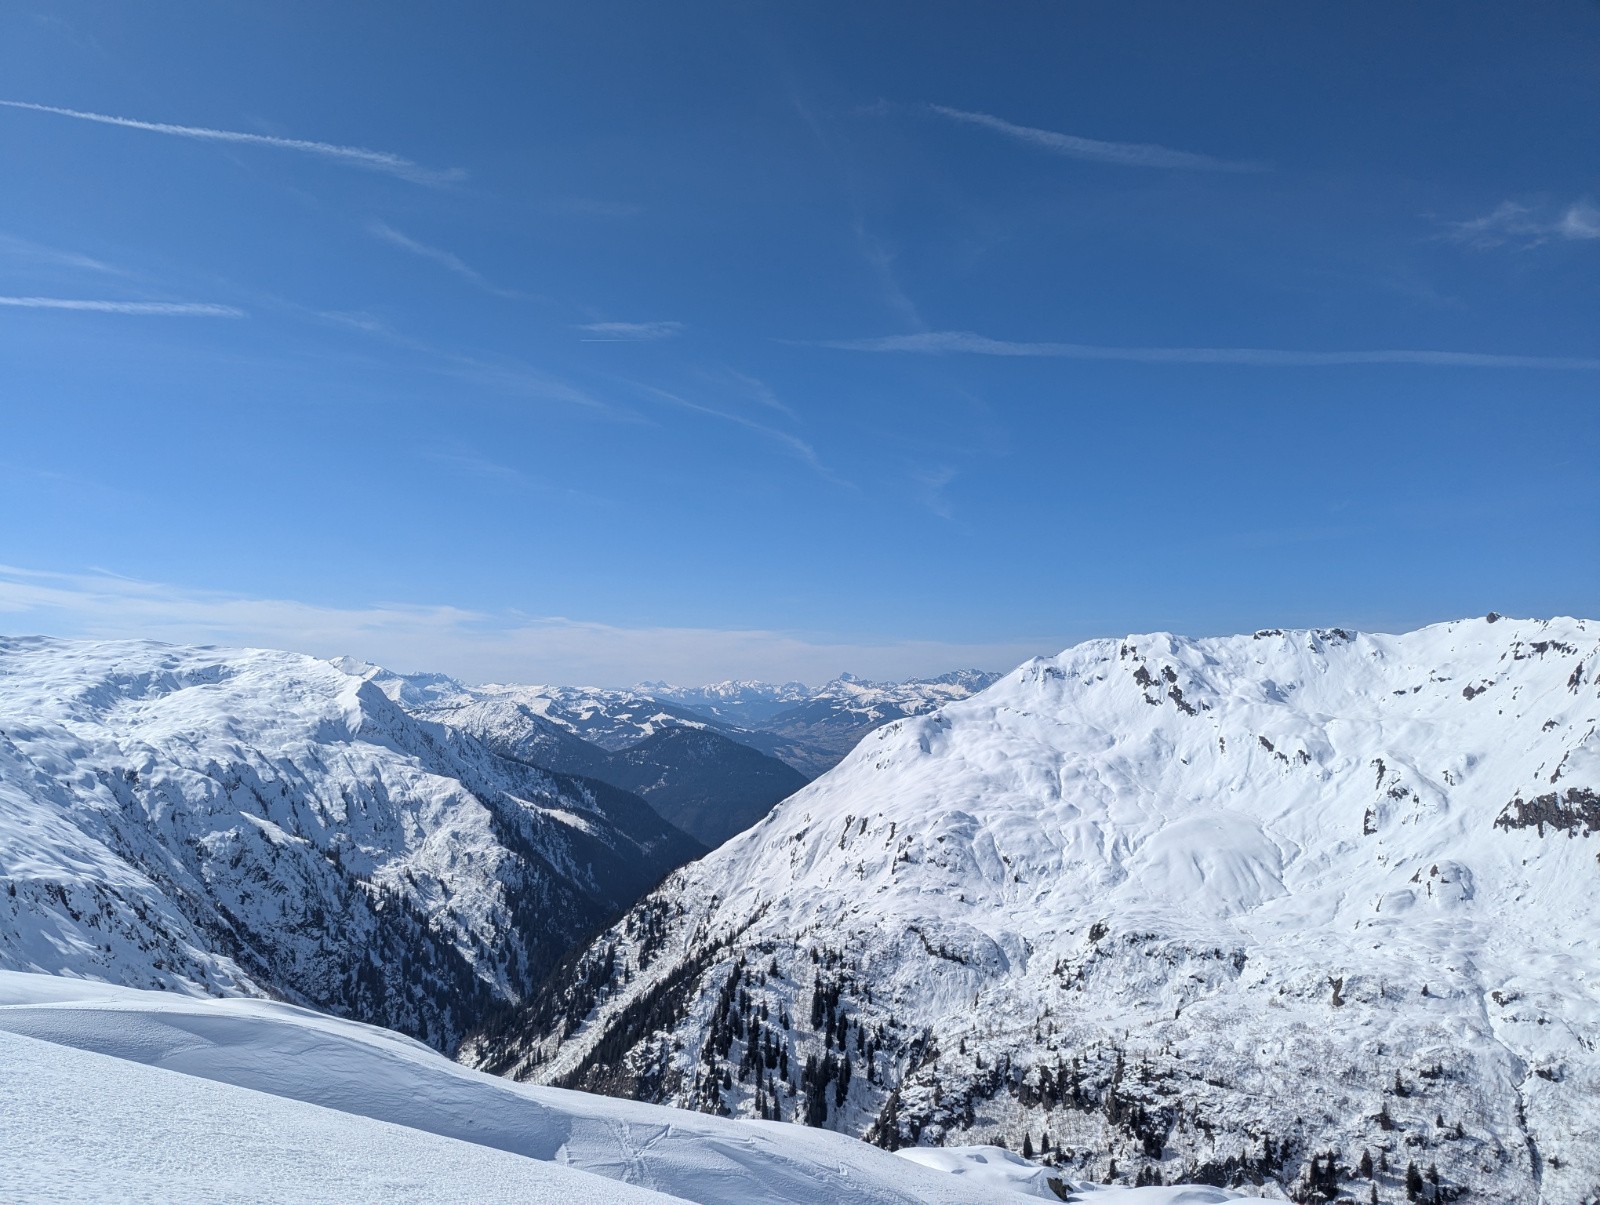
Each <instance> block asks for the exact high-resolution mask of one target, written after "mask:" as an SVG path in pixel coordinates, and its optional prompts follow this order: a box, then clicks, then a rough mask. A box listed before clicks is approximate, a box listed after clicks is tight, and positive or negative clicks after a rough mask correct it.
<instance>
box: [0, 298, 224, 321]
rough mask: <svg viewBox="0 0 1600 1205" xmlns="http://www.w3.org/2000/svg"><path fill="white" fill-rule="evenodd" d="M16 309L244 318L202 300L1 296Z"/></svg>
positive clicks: (2, 302)
mask: <svg viewBox="0 0 1600 1205" xmlns="http://www.w3.org/2000/svg"><path fill="white" fill-rule="evenodd" d="M0 306H10V307H12V308H13V309H19V310H87V311H89V312H90V313H95V314H147V315H156V316H166V317H175V318H243V317H244V316H245V313H244V311H243V310H241V309H239V308H238V307H237V306H231V305H212V304H210V303H209V302H201V301H98V300H93V299H86V298H78V297H0Z"/></svg>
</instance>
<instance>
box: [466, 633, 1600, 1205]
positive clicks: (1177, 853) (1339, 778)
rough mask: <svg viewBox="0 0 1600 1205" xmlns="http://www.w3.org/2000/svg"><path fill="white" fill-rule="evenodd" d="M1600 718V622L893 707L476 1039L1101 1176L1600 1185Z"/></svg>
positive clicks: (1040, 671)
mask: <svg viewBox="0 0 1600 1205" xmlns="http://www.w3.org/2000/svg"><path fill="white" fill-rule="evenodd" d="M1597 724H1600V628H1597V626H1596V625H1594V624H1592V623H1588V622H1585V621H1583V620H1570V619H1558V620H1551V621H1548V622H1536V621H1524V620H1509V619H1502V618H1500V617H1498V616H1491V617H1489V619H1487V620H1470V621H1462V622H1457V623H1450V624H1442V625H1438V626H1435V627H1430V628H1425V629H1422V630H1420V631H1417V632H1412V633H1409V634H1405V635H1401V636H1383V635H1368V634H1354V633H1350V632H1344V631H1338V630H1334V631H1291V632H1279V631H1272V632H1259V633H1255V634H1254V635H1247V636H1240V637H1229V638H1223V639H1209V640H1188V639H1183V638H1179V637H1174V636H1168V635H1154V636H1137V637H1129V638H1127V639H1125V640H1120V641H1117V640H1111V641H1094V642H1090V643H1088V644H1085V645H1081V646H1078V647H1077V648H1074V649H1071V650H1068V651H1067V652H1066V653H1063V654H1062V655H1061V656H1059V657H1056V658H1050V659H1041V660H1036V661H1033V662H1030V663H1028V664H1026V665H1024V666H1022V667H1021V668H1020V669H1018V670H1016V671H1014V672H1013V673H1011V674H1009V675H1007V676H1006V677H1005V678H1004V679H1003V680H1001V681H1000V682H998V683H997V684H995V685H994V686H993V687H991V688H990V689H988V690H987V691H985V692H983V693H982V694H980V695H978V696H976V697H974V698H971V699H967V700H965V701H960V702H955V703H951V704H949V705H947V706H945V707H943V708H941V709H940V710H939V711H937V712H935V713H933V714H930V715H925V716H921V717H917V718H913V719H908V720H902V721H899V722H895V723H891V724H890V725H888V726H887V727H885V728H883V729H880V730H879V731H878V732H877V733H876V734H874V735H873V736H871V737H869V738H868V739H866V740H865V741H863V742H862V744H861V745H860V746H859V747H858V748H857V749H856V750H855V751H854V752H853V753H852V754H851V755H850V756H849V757H848V758H846V760H845V761H844V762H843V763H842V764H841V765H840V766H839V767H838V769H836V770H835V771H833V772H832V773H830V774H828V775H825V776H824V777H823V778H821V779H819V780H818V781H817V782H815V783H813V784H812V785H811V786H810V787H808V788H806V789H805V790H804V791H801V792H799V793H798V794H796V795H795V796H793V797H791V798H790V799H789V800H787V801H785V802H784V803H783V804H781V805H780V806H779V807H778V808H777V809H776V810H775V811H774V812H773V814H772V815H771V816H770V817H768V819H767V820H765V821H764V822H762V823H761V824H760V825H758V826H757V827H756V828H754V829H752V830H751V831H750V832H748V833H746V834H744V835H743V836H742V837H739V838H737V839H735V840H733V841H731V842H729V843H728V844H727V845H726V846H724V847H722V848H721V849H719V850H717V851H715V852H714V853H712V854H711V855H709V856H708V857H706V858H705V859H703V860H702V861H700V862H698V863H694V864H691V865H690V866H688V867H685V868H684V869H683V870H681V871H679V872H677V873H675V874H674V875H673V876H672V877H671V878H669V879H668V880H667V882H666V883H664V884H663V886H662V887H661V888H660V889H659V890H658V891H656V892H655V893H653V894H652V895H651V896H649V897H647V898H646V899H645V900H643V901H641V903H640V904H639V905H638V906H636V908H635V909H634V910H633V912H632V913H631V914H630V915H629V916H628V917H627V918H625V920H624V921H623V922H621V923H620V924H618V925H617V926H615V927H614V928H613V929H612V930H611V931H609V932H608V933H607V934H605V935H604V936H602V937H601V938H600V939H599V940H598V941H597V942H596V943H595V944H594V945H593V946H592V947H591V948H590V950H589V952H588V953H587V954H586V955H585V956H583V957H582V958H579V959H576V960H574V961H573V962H572V964H571V965H570V967H569V968H568V970H567V971H566V972H565V973H564V975H563V977H562V979H561V980H560V981H559V982H558V983H557V984H555V985H554V986H552V987H551V988H550V989H549V990H548V991H546V992H544V993H542V994H541V995H540V996H539V997H538V998H536V999H535V1000H534V1001H532V1002H531V1004H530V1006H529V1008H528V1009H527V1010H526V1012H525V1013H524V1014H523V1016H522V1017H521V1019H520V1021H519V1022H517V1023H515V1024H511V1025H506V1026H501V1027H498V1028H496V1029H495V1030H494V1031H492V1032H487V1033H484V1034H482V1035H479V1036H478V1037H477V1038H475V1039H474V1040H473V1041H472V1042H471V1043H470V1044H469V1046H468V1047H467V1049H466V1051H465V1056H466V1057H468V1058H470V1059H472V1060H475V1061H476V1062H477V1063H478V1064H479V1065H483V1066H486V1067H492V1068H494V1069H498V1070H503V1071H507V1072H510V1073H512V1074H515V1075H517V1076H520V1077H528V1078H532V1079H535V1080H537V1081H540V1082H547V1083H561V1084H566V1085H570V1086H582V1087H591V1088H596V1089H599V1090H604V1091H610V1092H615V1093H619V1094H624V1095H630V1096H636V1097H639V1098H641V1099H648V1100H657V1101H666V1102H672V1103H676V1104H681V1105H686V1106H689V1107H693V1108H700V1109H706V1110H710V1111H719V1112H727V1113H731V1114H734V1115H742V1116H751V1115H756V1116H761V1115H764V1116H768V1117H772V1116H777V1117H782V1118H783V1119H785V1120H789V1119H799V1120H805V1121H810V1122H811V1123H813V1124H821V1125H826V1126H829V1127H833V1128H837V1129H840V1130H843V1131H845V1132H848V1133H854V1134H861V1135H865V1136H867V1137H869V1138H871V1139H873V1140H875V1141H878V1142H880V1143H883V1144H884V1145H888V1146H898V1145H904V1144H912V1143H922V1144H929V1143H932V1144H941V1143H949V1142H971V1141H989V1140H991V1139H994V1138H1003V1139H1004V1140H1005V1141H1006V1143H1007V1145H1009V1146H1010V1147H1011V1148H1012V1149H1017V1148H1018V1147H1019V1146H1021V1145H1022V1144H1023V1143H1024V1142H1026V1143H1027V1144H1028V1145H1029V1147H1031V1148H1032V1149H1034V1150H1036V1151H1039V1150H1044V1151H1046V1152H1047V1155H1046V1157H1047V1158H1048V1159H1049V1160H1050V1161H1051V1162H1053V1163H1057V1164H1059V1165H1060V1166H1061V1167H1062V1168H1063V1169H1071V1174H1073V1175H1075V1176H1082V1177H1083V1178H1085V1179H1095V1180H1099V1179H1103V1178H1105V1177H1106V1176H1108V1175H1113V1176H1115V1177H1116V1178H1119V1179H1121V1180H1123V1181H1125V1182H1126V1181H1130V1180H1135V1179H1137V1178H1141V1177H1142V1178H1143V1179H1144V1180H1145V1181H1146V1182H1149V1181H1150V1180H1152V1179H1154V1178H1157V1177H1159V1178H1160V1179H1161V1180H1163V1181H1165V1182H1167V1183H1171V1182H1174V1181H1177V1180H1201V1181H1204V1182H1211V1183H1233V1184H1244V1183H1267V1184H1272V1183H1277V1184H1280V1185H1283V1186H1285V1187H1286V1188H1292V1189H1293V1190H1294V1191H1295V1192H1296V1193H1297V1194H1299V1196H1300V1198H1301V1199H1306V1200H1333V1199H1335V1197H1336V1196H1338V1195H1341V1194H1344V1195H1352V1196H1354V1195H1355V1194H1360V1195H1359V1196H1358V1197H1357V1198H1356V1199H1363V1200H1364V1199H1366V1197H1367V1194H1368V1191H1369V1188H1376V1189H1377V1190H1378V1193H1379V1199H1380V1200H1383V1201H1394V1200H1403V1199H1405V1195H1406V1184H1405V1180H1406V1178H1407V1174H1408V1172H1409V1171H1410V1168H1411V1167H1412V1165H1415V1168H1416V1172H1415V1174H1416V1175H1417V1176H1421V1177H1423V1179H1424V1182H1425V1183H1426V1182H1427V1180H1428V1177H1429V1173H1430V1171H1431V1172H1432V1174H1434V1175H1436V1176H1437V1185H1436V1186H1435V1185H1433V1184H1431V1183H1428V1184H1427V1187H1426V1191H1429V1192H1433V1193H1434V1194H1435V1196H1436V1197H1438V1198H1440V1199H1443V1198H1446V1197H1450V1196H1451V1195H1452V1194H1461V1193H1465V1192H1468V1191H1470V1192H1471V1193H1473V1194H1474V1195H1475V1199H1485V1200H1496V1201H1500V1200H1504V1201H1510V1200H1517V1201H1530V1202H1533V1201H1540V1202H1550V1203H1552V1205H1554V1203H1557V1202H1559V1203H1562V1205H1565V1203H1568V1202H1575V1201H1583V1200H1586V1199H1587V1198H1588V1197H1589V1195H1591V1194H1593V1193H1596V1192H1600V1144H1597V1143H1595V1142H1593V1141H1591V1140H1590V1139H1588V1138H1585V1137H1583V1135H1591V1136H1592V1135H1593V1133H1594V1132H1595V1128H1596V1126H1597V1124H1600V1110H1597V1108H1596V1106H1595V1104H1594V1102H1595V1101H1596V1100H1600V1055H1597V1053H1596V1052H1597V1050H1600V926H1597V925H1596V920H1597V915H1596V905H1595V900H1596V899H1597V891H1596V889H1597V887H1600V862H1597V854H1600V840H1596V839H1595V838H1597V837H1600V796H1597V790H1600V738H1597V736H1596V729H1597ZM1369 1168H1370V1174H1369V1171H1368V1169H1369Z"/></svg>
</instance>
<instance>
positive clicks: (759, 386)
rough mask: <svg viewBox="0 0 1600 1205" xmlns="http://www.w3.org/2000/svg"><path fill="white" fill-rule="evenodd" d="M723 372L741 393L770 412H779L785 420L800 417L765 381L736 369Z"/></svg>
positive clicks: (725, 369)
mask: <svg viewBox="0 0 1600 1205" xmlns="http://www.w3.org/2000/svg"><path fill="white" fill-rule="evenodd" d="M722 371H723V372H724V373H726V374H727V377H728V379H729V380H730V381H732V382H733V383H734V385H735V386H737V387H738V389H739V391H740V393H742V394H743V395H744V396H746V397H748V398H750V399H751V400H752V401H754V402H756V403H758V404H759V405H762V406H765V407H766V408H767V409H768V410H775V411H777V412H778V413H779V414H781V415H783V416H784V417H785V418H798V417H799V415H797V414H795V412H794V411H793V410H791V409H790V408H789V407H788V406H787V405H785V404H784V403H783V401H782V400H781V399H780V398H779V397H778V395H777V394H776V393H774V392H773V391H772V387H771V386H770V385H768V384H767V383H766V382H765V381H763V380H760V379H758V378H756V377H753V376H750V375H749V374H748V373H743V372H740V371H739V370H738V369H736V368H724V369H723V370H722Z"/></svg>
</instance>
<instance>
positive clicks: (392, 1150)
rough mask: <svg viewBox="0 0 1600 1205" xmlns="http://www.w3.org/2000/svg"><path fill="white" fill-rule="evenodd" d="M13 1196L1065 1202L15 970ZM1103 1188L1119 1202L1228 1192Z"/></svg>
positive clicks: (175, 1000) (8, 1095)
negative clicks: (1159, 1194)
mask: <svg viewBox="0 0 1600 1205" xmlns="http://www.w3.org/2000/svg"><path fill="white" fill-rule="evenodd" d="M0 1065H3V1066H4V1068H5V1074H4V1076H3V1077H0V1169H3V1172H4V1184H5V1188H4V1196H5V1197H6V1199H7V1200H26V1201H45V1200H63V1201H85V1200H101V1201H109V1200H117V1201H135V1200H137V1201H174V1200H181V1201H241V1200H260V1199H267V1198H268V1197H270V1199H271V1200H273V1201H334V1200H337V1201H430V1202H433V1201H437V1202H446V1201H463V1200H472V1201H496V1202H498V1201H506V1202H512V1201H516V1202H523V1203H532V1205H613V1203H616V1205H628V1203H631V1202H639V1203H640V1205H644V1203H645V1202H652V1201H659V1202H667V1201H680V1202H681V1201H684V1200H691V1201H697V1202H701V1203H702V1205H746V1203H747V1202H751V1201H793V1202H814V1203H815V1205H833V1203H834V1202H838V1201H845V1200H848V1201H851V1202H860V1203H861V1205H910V1203H912V1202H918V1203H922V1202H926V1203H929V1205H970V1202H972V1201H974V1200H976V1199H982V1200H984V1201H987V1202H995V1203H996V1205H1002V1203H1006V1202H1013V1201H1014V1202H1016V1203H1017V1205H1024V1202H1025V1201H1028V1200H1034V1201H1037V1200H1039V1199H1040V1198H1044V1199H1047V1200H1057V1199H1059V1196H1058V1194H1057V1193H1056V1192H1054V1191H1052V1190H1051V1188H1050V1185H1049V1179H1050V1178H1051V1176H1050V1174H1049V1173H1048V1172H1047V1171H1045V1170H1044V1169H1041V1168H1038V1167H1031V1166H1028V1165H1026V1164H1024V1163H1023V1162H1022V1161H1021V1160H1018V1159H1017V1158H1016V1157H1015V1156H1014V1155H1011V1156H1007V1154H1006V1153H1005V1152H1000V1151H987V1152H986V1151H981V1150H973V1151H949V1152H939V1153H938V1154H939V1158H937V1159H933V1160H926V1159H924V1160H917V1161H911V1160H907V1159H903V1158H896V1157H895V1156H893V1155H890V1154H888V1153H886V1152H884V1151H881V1150H878V1149H876V1148H874V1147H871V1146H868V1145H866V1144H865V1143H860V1142H856V1141H853V1140H851V1139H849V1138H845V1137H843V1136H841V1135H838V1134H830V1133H827V1132H825V1131H820V1130H806V1129H803V1128H801V1127H799V1126H780V1125H772V1124H770V1123H764V1122H738V1121H726V1120H723V1119H720V1118H714V1117H704V1116H698V1115H696V1114H686V1113H681V1112H677V1111H675V1110H670V1109H662V1108H657V1107H653V1106H649V1105H639V1104H634V1103H632V1102H624V1101H614V1100H607V1099H605V1098H603V1097H597V1096H589V1095H586V1094H584V1093H579V1092H563V1091H561V1090H559V1089H552V1088H535V1087H530V1086H526V1085H518V1084H513V1083H510V1082H509V1081H507V1080H503V1079H499V1078H497V1077H494V1076H488V1075H482V1074H479V1073H477V1072H473V1071H468V1070H466V1069H465V1068H463V1067H460V1066H458V1065H456V1064H454V1063H451V1062H449V1061H448V1060H446V1059H444V1058H442V1057H440V1056H439V1055H438V1054H436V1053H434V1052H433V1051H431V1050H428V1049H427V1048H425V1047H422V1046H419V1045H417V1044H416V1043H414V1042H410V1041H407V1040H406V1039H404V1038H401V1037H399V1036H397V1035H395V1034H392V1033H388V1032H385V1031H383V1030H379V1029H373V1028H371V1027H369V1026H365V1025H359V1024H356V1023H353V1022H349V1021H338V1020H334V1019H333V1018H330V1017H326V1016H319V1015H317V1014H315V1013H310V1012H307V1011H305V1010H303V1009H298V1008H294V1007H291V1006H288V1005H283V1004H277V1003H268V1002H265V1001H256V1000H204V999H194V998H192V997H187V996H184V995H181V994H178V993H173V992H142V991H133V990H129V989H127V988H121V987H112V986H108V985H104V984H96V983H89V982H85V981H84V980H81V979H63V978H56V977H52V976H46V975H19V974H14V973H6V972H0ZM1056 1181H1057V1184H1059V1185H1062V1186H1063V1188H1065V1189H1067V1190H1069V1191H1070V1190H1071V1189H1076V1188H1080V1187H1081V1188H1082V1189H1083V1190H1084V1192H1085V1194H1086V1196H1085V1198H1084V1199H1086V1200H1089V1201H1103V1202H1105V1205H1123V1202H1126V1205H1199V1203H1200V1202H1203V1201H1220V1200H1222V1199H1224V1198H1223V1197H1222V1196H1221V1195H1220V1194H1219V1195H1216V1196H1208V1195H1200V1194H1198V1193H1185V1194H1177V1193H1174V1194H1172V1195H1171V1196H1169V1197H1167V1198H1166V1199H1165V1200H1164V1201H1161V1202H1157V1201H1146V1200H1141V1199H1140V1198H1141V1197H1142V1195H1143V1194H1133V1193H1109V1194H1104V1193H1102V1192H1101V1191H1099V1190H1096V1189H1094V1188H1093V1187H1092V1186H1089V1185H1082V1186H1079V1185H1071V1184H1069V1183H1067V1182H1064V1181H1063V1180H1061V1179H1060V1178H1059V1177H1057V1178H1056Z"/></svg>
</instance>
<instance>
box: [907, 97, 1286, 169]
mask: <svg viewBox="0 0 1600 1205" xmlns="http://www.w3.org/2000/svg"><path fill="white" fill-rule="evenodd" d="M928 108H929V109H931V110H932V111H933V112H935V113H937V114H939V116H941V117H948V118H949V119H950V120H951V121H960V122H964V123H966V124H967V125H974V126H982V127H983V128H984V129H986V130H993V131H995V132H996V133H997V134H1004V135H1005V136H1006V137H1007V138H1014V139H1016V140H1017V141H1018V142H1026V143H1028V144H1029V145H1031V146H1036V147H1040V148H1041V149H1043V150H1047V151H1053V152H1055V153H1056V154H1058V155H1068V156H1070V157H1072V158H1074V159H1092V160H1094V161H1095V162H1098V163H1115V164H1118V165H1119V166H1121V167H1166V168H1181V169H1187V170H1189V171H1208V172H1259V171H1266V170H1267V169H1266V166H1265V165H1264V164H1260V163H1239V162H1236V161H1234V160H1231V159H1218V158H1216V157H1215V156H1213V155H1197V154H1195V153H1194V152H1193V151H1177V150H1173V149H1172V148H1171V147H1166V146H1156V145H1154V144H1151V143H1145V142H1105V141H1103V140H1101V139H1099V138H1084V137H1082V136H1080V135H1078V134H1062V133H1058V132H1057V131H1055V130H1041V129H1038V128H1037V127H1035V126H1019V125H1017V124H1016V123H1015V122H1011V121H1007V120H1006V119H1005V118H1003V117H996V116H994V114H992V113H970V112H968V111H967V110H965V109H952V108H949V107H948V106H946V105H929V106H928Z"/></svg>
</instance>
